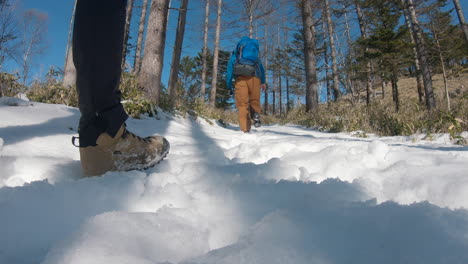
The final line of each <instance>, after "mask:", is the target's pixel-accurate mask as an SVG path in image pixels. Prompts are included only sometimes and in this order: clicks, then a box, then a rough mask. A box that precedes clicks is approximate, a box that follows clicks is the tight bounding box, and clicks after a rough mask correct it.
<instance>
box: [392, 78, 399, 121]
mask: <svg viewBox="0 0 468 264" xmlns="http://www.w3.org/2000/svg"><path fill="white" fill-rule="evenodd" d="M391 79H392V95H393V102H395V110H396V111H397V112H398V111H400V97H399V94H398V74H397V73H396V70H395V69H394V70H393V72H392V76H391Z"/></svg>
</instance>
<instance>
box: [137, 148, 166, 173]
mask: <svg viewBox="0 0 468 264" xmlns="http://www.w3.org/2000/svg"><path fill="white" fill-rule="evenodd" d="M167 154H169V150H167V151H166V152H165V153H163V155H162V156H161V158H160V159H159V160H157V161H154V162H151V163H150V164H148V166H145V167H143V168H141V169H137V170H139V171H144V170H147V169H151V168H153V167H154V166H156V165H158V164H159V163H161V161H162V160H163V159H165V158H166V157H167ZM129 171H130V170H129Z"/></svg>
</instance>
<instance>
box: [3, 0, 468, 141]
mask: <svg viewBox="0 0 468 264" xmlns="http://www.w3.org/2000/svg"><path fill="white" fill-rule="evenodd" d="M190 2H191V3H189V0H178V1H175V0H128V3H127V5H128V6H127V14H126V27H125V41H124V43H123V44H124V54H123V57H124V58H125V59H124V60H123V61H122V69H123V71H122V72H123V73H122V77H121V84H120V89H121V91H122V94H123V100H124V106H125V108H126V110H127V112H129V113H130V114H131V115H132V116H133V117H135V118H139V117H140V116H141V115H148V116H155V115H157V112H158V111H161V110H164V111H169V112H174V113H176V114H180V115H185V114H190V115H197V116H201V117H203V118H206V119H207V120H208V119H214V120H217V121H219V123H221V124H224V125H226V126H228V125H229V124H230V123H236V122H237V118H236V113H235V109H234V107H233V104H234V99H233V97H232V95H231V93H230V91H228V89H227V88H226V79H225V72H226V65H227V62H228V60H229V57H230V56H231V52H232V49H233V48H234V47H235V43H236V42H237V40H239V39H240V38H241V37H242V36H249V37H251V38H256V39H258V40H259V42H260V45H261V47H260V51H261V60H262V63H263V65H264V67H265V69H266V73H267V74H266V76H267V78H266V79H267V80H266V84H267V89H266V90H265V91H264V92H263V94H262V98H261V100H262V108H263V113H262V115H263V120H264V122H265V123H266V124H272V123H278V124H287V123H289V124H297V125H301V126H306V127H314V128H317V129H320V130H322V131H330V132H341V131H360V132H359V135H360V136H362V137H366V135H367V134H368V133H375V134H378V135H410V134H414V133H425V134H427V137H428V138H430V136H431V134H434V133H449V134H450V136H451V137H452V139H454V140H455V141H457V142H458V143H460V144H466V143H467V142H466V140H465V139H464V137H462V136H461V133H463V131H468V83H467V80H468V24H467V23H466V21H465V17H464V13H463V10H462V6H461V5H460V1H459V0H388V1H381V0H241V1H226V0H224V1H223V0H191V1H190ZM16 3H17V2H16V1H14V0H1V1H0V96H18V95H21V94H24V95H25V96H27V97H28V98H29V99H30V100H32V101H37V102H45V103H56V104H65V105H69V106H77V95H76V90H75V87H74V86H75V79H76V73H75V69H74V65H73V59H72V57H73V54H72V47H71V36H72V28H73V27H72V25H73V13H74V10H70V11H71V12H72V15H71V20H70V31H69V33H68V34H69V36H68V39H69V41H68V44H67V47H66V54H64V62H65V63H64V65H59V66H55V67H51V68H50V69H49V70H48V71H47V74H46V75H45V76H42V77H41V78H33V77H32V76H31V71H32V61H33V60H37V58H40V56H47V49H46V48H47V47H46V44H45V43H46V41H45V39H46V32H47V20H48V16H52V15H53V14H48V15H47V14H44V13H42V12H40V11H38V10H26V11H22V12H21V13H20V14H18V10H17V6H16ZM195 14H196V15H195ZM170 20H173V21H177V22H176V23H173V24H174V25H176V26H175V27H170V26H168V25H169V21H170ZM195 24H196V25H198V26H196V27H198V28H199V30H196V32H193V30H192V32H189V31H187V30H186V29H187V25H192V28H193V25H195ZM168 32H171V33H172V34H173V35H174V42H173V43H172V41H171V43H168V39H167V37H166V35H167V34H168ZM188 34H190V37H188V36H187V35H188ZM197 34H198V35H197ZM194 41H195V42H197V44H198V43H199V44H200V45H199V46H200V47H201V49H199V50H196V51H195V52H193V49H192V48H191V46H192V45H191V44H190V43H189V42H194ZM193 46H196V45H193ZM164 58H170V63H164V62H165V59H164ZM5 63H15V65H17V67H16V69H15V70H14V71H5V70H4V69H6V68H5V67H3V65H4V64H5ZM163 69H167V72H168V76H163V73H164V72H163Z"/></svg>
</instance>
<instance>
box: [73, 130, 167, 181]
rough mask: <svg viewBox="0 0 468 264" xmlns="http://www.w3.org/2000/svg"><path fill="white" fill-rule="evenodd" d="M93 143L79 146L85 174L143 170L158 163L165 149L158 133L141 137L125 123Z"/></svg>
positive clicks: (165, 145) (164, 142) (163, 140)
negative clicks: (82, 146) (129, 129)
mask: <svg viewBox="0 0 468 264" xmlns="http://www.w3.org/2000/svg"><path fill="white" fill-rule="evenodd" d="M96 143H97V146H89V147H84V148H81V147H80V157H81V166H82V167H83V172H84V174H85V175H86V176H96V175H101V174H104V173H105V172H107V171H128V170H143V169H147V168H150V167H152V166H154V165H156V164H158V163H159V162H160V161H161V160H162V159H163V158H165V157H166V155H167V153H168V152H169V142H168V141H167V140H166V139H165V138H164V137H162V136H150V137H146V138H141V137H139V136H136V135H134V134H133V133H131V132H129V131H128V130H127V129H126V128H125V125H122V127H120V129H119V131H118V132H117V134H116V135H115V137H113V138H112V137H111V136H109V134H107V133H102V134H101V135H100V136H99V137H98V139H97V141H96Z"/></svg>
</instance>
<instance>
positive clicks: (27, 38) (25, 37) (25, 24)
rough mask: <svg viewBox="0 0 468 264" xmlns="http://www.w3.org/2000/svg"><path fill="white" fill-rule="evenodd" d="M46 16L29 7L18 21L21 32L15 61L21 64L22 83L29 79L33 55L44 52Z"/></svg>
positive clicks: (24, 83) (45, 46)
mask: <svg viewBox="0 0 468 264" xmlns="http://www.w3.org/2000/svg"><path fill="white" fill-rule="evenodd" d="M47 21H48V16H47V14H45V13H42V12H40V11H38V10H36V9H29V10H26V11H25V12H24V13H23V16H22V20H21V21H20V31H21V33H22V35H21V37H20V42H19V45H18V46H19V51H18V53H17V54H16V56H14V57H15V61H16V62H17V63H18V64H19V65H20V66H21V78H22V81H23V83H22V84H23V85H26V82H27V81H28V80H29V77H30V76H29V71H30V67H31V66H32V64H33V61H34V59H35V57H37V56H39V55H41V54H43V53H44V51H45V50H46V48H47V43H46V34H47Z"/></svg>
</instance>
